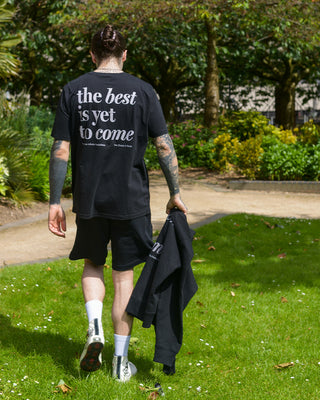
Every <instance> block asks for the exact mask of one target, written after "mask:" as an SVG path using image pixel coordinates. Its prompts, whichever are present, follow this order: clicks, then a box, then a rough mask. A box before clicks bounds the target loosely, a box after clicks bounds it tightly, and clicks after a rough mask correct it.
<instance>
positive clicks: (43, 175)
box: [0, 94, 53, 202]
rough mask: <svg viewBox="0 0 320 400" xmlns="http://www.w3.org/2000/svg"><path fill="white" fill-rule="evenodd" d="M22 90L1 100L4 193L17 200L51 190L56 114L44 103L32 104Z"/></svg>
mask: <svg viewBox="0 0 320 400" xmlns="http://www.w3.org/2000/svg"><path fill="white" fill-rule="evenodd" d="M26 99H27V97H26V96H25V95H24V94H22V95H20V96H18V97H17V98H13V99H11V100H10V101H8V100H7V99H6V98H5V96H4V95H3V94H2V96H1V101H0V103H1V104H0V157H1V159H2V160H3V161H2V163H3V164H4V165H6V171H7V172H6V174H4V172H3V170H2V169H1V170H0V181H1V182H2V184H1V187H2V190H1V193H0V194H1V195H2V196H6V197H8V198H11V199H13V200H15V201H18V202H21V201H30V200H41V201H44V200H47V199H48V190H49V177H48V174H49V157H50V148H51V145H52V138H51V137H50V133H51V126H52V123H53V115H52V113H51V112H50V111H48V110H46V109H43V108H41V107H39V108H36V107H29V105H28V103H27V100H26Z"/></svg>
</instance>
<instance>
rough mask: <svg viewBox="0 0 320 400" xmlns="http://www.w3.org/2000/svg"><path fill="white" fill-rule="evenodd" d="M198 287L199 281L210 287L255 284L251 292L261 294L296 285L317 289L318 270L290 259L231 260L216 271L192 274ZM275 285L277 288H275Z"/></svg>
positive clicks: (319, 272)
mask: <svg viewBox="0 0 320 400" xmlns="http://www.w3.org/2000/svg"><path fill="white" fill-rule="evenodd" d="M195 277H196V280H197V283H198V285H199V286H200V287H201V281H203V280H205V281H208V279H209V280H210V281H211V282H212V284H226V285H227V286H230V284H231V283H247V284H249V285H250V284H251V283H254V290H262V291H264V290H265V288H266V287H267V288H268V289H270V290H278V286H277V285H276V284H281V285H288V286H289V285H290V286H291V285H292V284H294V285H295V286H298V285H299V284H301V285H303V286H306V287H319V286H320V270H319V267H318V265H316V264H315V262H314V260H313V262H311V260H309V261H308V260H305V262H303V261H301V258H300V262H299V260H295V259H294V258H289V259H277V260H275V258H274V257H270V258H268V259H264V260H263V262H260V261H259V259H255V260H254V261H248V260H233V261H232V262H230V259H229V260H228V262H227V263H226V264H225V265H221V264H220V265H219V266H218V267H217V268H216V269H215V270H212V269H211V270H210V271H209V270H208V271H206V270H205V269H204V270H202V271H201V269H200V268H199V269H198V270H197V271H196V272H195ZM275 283H276V284H275Z"/></svg>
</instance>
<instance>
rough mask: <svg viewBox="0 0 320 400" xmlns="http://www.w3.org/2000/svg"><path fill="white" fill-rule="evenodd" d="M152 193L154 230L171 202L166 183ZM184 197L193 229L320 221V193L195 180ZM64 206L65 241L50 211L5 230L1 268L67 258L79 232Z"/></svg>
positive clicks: (185, 186) (0, 238) (0, 230)
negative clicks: (273, 220)
mask: <svg viewBox="0 0 320 400" xmlns="http://www.w3.org/2000/svg"><path fill="white" fill-rule="evenodd" d="M150 192H151V211H152V223H153V227H154V229H157V230H160V229H161V227H162V225H163V223H164V221H165V218H166V214H165V206H166V203H167V201H168V189H167V187H166V184H165V181H164V179H162V178H156V179H151V181H150ZM181 193H182V198H183V200H184V202H185V204H186V205H187V206H188V209H189V214H188V222H189V224H190V225H191V226H192V227H193V228H196V227H198V226H200V225H202V224H204V223H207V222H210V221H213V220H215V219H217V218H219V217H220V216H222V215H226V214H234V213H249V214H257V215H265V216H276V217H295V218H315V219H320V195H319V194H310V193H308V194H307V193H288V192H285V193H282V192H263V191H249V190H245V191H242V190H230V189H226V188H223V187H221V186H218V185H209V184H203V183H200V182H198V183H191V182H190V181H185V182H184V181H182V183H181ZM64 208H65V211H66V215H67V237H66V238H65V239H63V238H58V237H56V236H54V235H52V234H51V233H50V232H49V231H48V228H47V213H44V214H42V215H39V216H37V217H34V218H30V219H27V220H21V221H17V222H15V223H11V224H7V225H3V226H2V227H0V267H1V266H4V265H14V264H21V263H33V262H40V261H47V260H51V259H56V258H59V257H66V256H67V255H68V254H69V251H70V249H71V246H72V244H73V240H74V236H75V230H76V228H75V223H74V219H75V217H74V214H73V213H72V212H71V201H70V200H66V201H65V202H64Z"/></svg>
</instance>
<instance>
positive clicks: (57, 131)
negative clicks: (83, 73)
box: [51, 87, 71, 141]
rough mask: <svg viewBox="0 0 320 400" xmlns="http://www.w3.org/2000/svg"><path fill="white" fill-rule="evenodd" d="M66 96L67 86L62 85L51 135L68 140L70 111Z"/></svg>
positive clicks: (69, 136)
mask: <svg viewBox="0 0 320 400" xmlns="http://www.w3.org/2000/svg"><path fill="white" fill-rule="evenodd" d="M67 97H68V96H67V88H66V87H64V88H63V90H62V93H61V95H60V100H59V104H58V108H57V111H56V116H55V120H54V124H53V128H52V132H51V136H53V137H54V138H55V139H58V140H66V141H70V138H71V134H70V113H69V106H68V101H67Z"/></svg>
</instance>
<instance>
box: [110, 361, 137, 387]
mask: <svg viewBox="0 0 320 400" xmlns="http://www.w3.org/2000/svg"><path fill="white" fill-rule="evenodd" d="M136 373H137V368H136V366H135V365H134V364H132V362H130V361H128V357H125V356H113V360H112V378H115V379H117V380H119V381H120V382H127V381H128V380H129V379H130V378H131V377H132V376H133V375H135V374H136Z"/></svg>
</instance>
